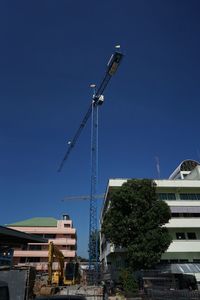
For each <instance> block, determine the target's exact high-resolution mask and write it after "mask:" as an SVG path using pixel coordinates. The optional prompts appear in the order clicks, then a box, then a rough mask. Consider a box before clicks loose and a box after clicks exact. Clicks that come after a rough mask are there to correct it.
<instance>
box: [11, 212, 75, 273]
mask: <svg viewBox="0 0 200 300" xmlns="http://www.w3.org/2000/svg"><path fill="white" fill-rule="evenodd" d="M7 227H9V228H11V229H15V230H18V231H22V232H26V233H30V234H32V235H34V236H37V237H41V238H45V239H47V242H46V243H37V242H36V243H28V245H24V246H23V247H20V248H19V247H18V248H14V257H13V264H14V265H31V266H34V267H35V268H36V270H37V271H43V272H46V271H47V270H48V244H49V243H50V242H53V243H54V245H56V246H57V247H58V248H59V250H61V251H62V253H63V255H64V256H65V261H66V262H69V261H71V260H73V259H74V258H75V257H76V229H75V228H73V224H72V220H70V218H69V216H68V215H63V219H62V220H56V219H54V218H32V219H28V220H24V221H21V222H17V223H13V224H9V225H7ZM58 267H59V266H58V262H54V263H53V269H54V270H57V269H58Z"/></svg>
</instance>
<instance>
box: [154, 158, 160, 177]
mask: <svg viewBox="0 0 200 300" xmlns="http://www.w3.org/2000/svg"><path fill="white" fill-rule="evenodd" d="M155 161H156V170H157V174H158V179H160V160H159V157H158V156H155Z"/></svg>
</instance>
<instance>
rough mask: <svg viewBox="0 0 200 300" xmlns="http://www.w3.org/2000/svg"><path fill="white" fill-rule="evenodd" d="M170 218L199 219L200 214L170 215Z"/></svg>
mask: <svg viewBox="0 0 200 300" xmlns="http://www.w3.org/2000/svg"><path fill="white" fill-rule="evenodd" d="M171 216H172V218H199V217H200V213H171Z"/></svg>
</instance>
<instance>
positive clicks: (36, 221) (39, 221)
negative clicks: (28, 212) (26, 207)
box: [6, 217, 57, 227]
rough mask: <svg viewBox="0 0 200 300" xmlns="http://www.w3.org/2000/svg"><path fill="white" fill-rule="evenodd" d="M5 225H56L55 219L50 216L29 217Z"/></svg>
mask: <svg viewBox="0 0 200 300" xmlns="http://www.w3.org/2000/svg"><path fill="white" fill-rule="evenodd" d="M6 226H7V227H57V220H56V219H55V218H51V217H42V218H31V219H26V220H23V221H19V222H16V223H12V224H7V225H6Z"/></svg>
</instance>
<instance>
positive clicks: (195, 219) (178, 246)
mask: <svg viewBox="0 0 200 300" xmlns="http://www.w3.org/2000/svg"><path fill="white" fill-rule="evenodd" d="M127 180H128V179H110V180H109V182H108V186H107V191H106V197H105V201H104V204H103V208H102V214H101V220H100V223H101V224H102V223H103V218H104V215H105V212H106V210H107V209H109V201H110V200H109V194H110V192H111V191H112V190H113V189H116V188H119V187H120V186H122V184H123V183H125V182H126V181H127ZM154 181H155V183H156V186H157V187H156V193H157V194H158V197H159V199H160V200H161V201H165V202H166V203H167V204H168V205H169V207H170V209H171V214H172V218H171V220H170V221H169V223H167V224H166V227H167V228H168V229H169V232H170V234H171V236H172V238H173V241H172V243H171V244H170V246H169V248H168V249H167V251H166V252H165V253H164V254H163V255H162V258H161V262H160V263H161V264H171V266H172V267H175V265H176V267H177V268H178V267H179V270H182V271H183V272H185V273H199V274H197V279H198V281H200V164H199V163H198V162H196V161H194V160H185V161H183V162H182V163H181V164H180V165H179V166H178V168H176V170H175V171H174V172H173V173H172V174H171V175H170V177H169V179H165V180H154ZM124 259H125V249H119V248H116V247H115V246H114V245H111V244H109V243H108V242H107V241H106V240H105V237H104V236H102V237H101V255H100V260H101V262H102V265H103V268H104V270H107V269H109V268H110V267H112V266H113V267H114V268H116V267H119V266H120V264H124Z"/></svg>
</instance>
